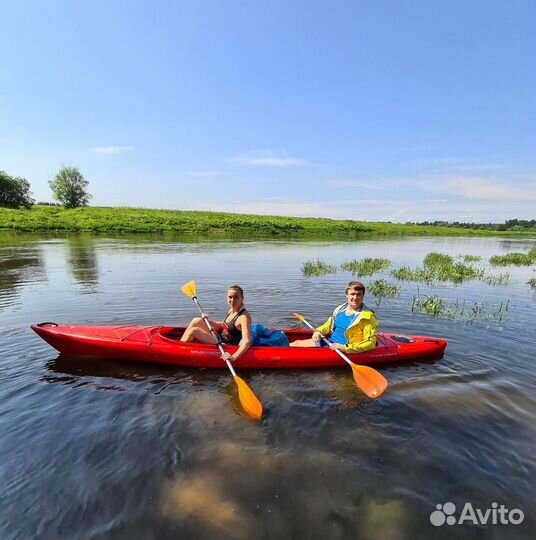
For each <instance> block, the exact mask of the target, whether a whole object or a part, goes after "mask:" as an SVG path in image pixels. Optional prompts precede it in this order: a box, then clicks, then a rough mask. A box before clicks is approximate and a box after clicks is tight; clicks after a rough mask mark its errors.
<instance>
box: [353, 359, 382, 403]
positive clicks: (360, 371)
mask: <svg viewBox="0 0 536 540" xmlns="http://www.w3.org/2000/svg"><path fill="white" fill-rule="evenodd" d="M350 366H351V367H352V372H353V374H354V380H355V383H356V384H357V386H359V388H361V390H362V391H363V393H364V394H366V395H367V396H368V397H369V398H372V399H376V398H379V397H380V396H381V395H382V394H383V393H384V392H385V389H386V388H387V385H388V384H389V383H388V382H387V379H386V378H385V377H384V376H383V375H382V374H381V373H380V372H379V371H376V370H375V369H372V368H371V367H368V366H359V365H357V364H354V363H353V362H351V363H350Z"/></svg>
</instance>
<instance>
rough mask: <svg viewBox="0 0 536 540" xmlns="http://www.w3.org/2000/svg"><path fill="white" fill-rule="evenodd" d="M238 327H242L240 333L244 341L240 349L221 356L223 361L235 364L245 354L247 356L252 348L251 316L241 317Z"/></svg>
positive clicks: (237, 322) (241, 342)
mask: <svg viewBox="0 0 536 540" xmlns="http://www.w3.org/2000/svg"><path fill="white" fill-rule="evenodd" d="M236 324H237V326H238V325H240V331H241V332H242V339H241V340H240V345H239V346H238V349H237V350H236V351H235V352H234V353H233V354H229V353H228V352H225V353H223V354H222V355H221V358H222V360H229V361H231V362H234V361H235V360H238V359H239V358H240V357H241V356H242V355H243V354H246V352H247V350H248V349H249V348H250V347H251V317H250V316H249V315H241V316H240V317H239V318H238V320H237V321H236Z"/></svg>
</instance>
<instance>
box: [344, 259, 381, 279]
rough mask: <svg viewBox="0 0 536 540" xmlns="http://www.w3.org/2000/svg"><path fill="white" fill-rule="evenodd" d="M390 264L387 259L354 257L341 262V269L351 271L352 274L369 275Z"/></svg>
mask: <svg viewBox="0 0 536 540" xmlns="http://www.w3.org/2000/svg"><path fill="white" fill-rule="evenodd" d="M389 266H391V261H390V260H389V259H371V258H365V259H360V260H358V259H355V260H353V261H348V262H345V263H343V264H341V270H346V271H348V272H352V274H353V275H354V276H371V275H372V274H375V273H376V272H380V271H381V270H385V269H386V268H389Z"/></svg>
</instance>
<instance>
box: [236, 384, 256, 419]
mask: <svg viewBox="0 0 536 540" xmlns="http://www.w3.org/2000/svg"><path fill="white" fill-rule="evenodd" d="M234 380H235V382H236V386H237V387H238V399H239V400H240V404H241V405H242V408H243V409H244V412H245V413H246V414H247V415H248V416H249V417H251V418H252V419H253V420H260V419H261V417H262V404H261V402H260V401H259V400H258V399H257V396H256V395H255V394H254V393H253V390H251V388H250V387H249V386H248V385H247V384H246V381H244V380H243V379H241V378H240V377H239V376H238V375H235V376H234Z"/></svg>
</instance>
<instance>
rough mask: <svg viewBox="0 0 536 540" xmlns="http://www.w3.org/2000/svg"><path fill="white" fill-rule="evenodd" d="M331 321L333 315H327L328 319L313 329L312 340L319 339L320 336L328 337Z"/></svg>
mask: <svg viewBox="0 0 536 540" xmlns="http://www.w3.org/2000/svg"><path fill="white" fill-rule="evenodd" d="M332 321H333V317H329V319H328V320H327V321H326V322H325V323H324V324H322V325H320V326H319V327H318V328H316V329H315V331H314V332H313V341H319V340H320V338H322V337H329V336H330V335H331V327H332ZM315 334H316V335H315Z"/></svg>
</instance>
